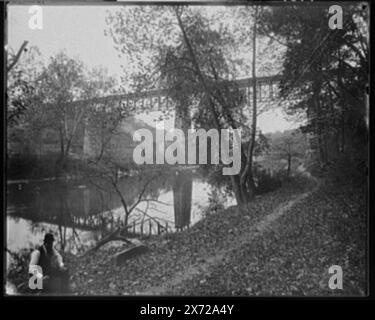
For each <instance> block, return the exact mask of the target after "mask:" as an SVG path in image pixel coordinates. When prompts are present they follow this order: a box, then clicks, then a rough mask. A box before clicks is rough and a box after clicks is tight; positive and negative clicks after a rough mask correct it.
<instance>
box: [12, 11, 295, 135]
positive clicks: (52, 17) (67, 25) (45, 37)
mask: <svg viewBox="0 0 375 320" xmlns="http://www.w3.org/2000/svg"><path fill="white" fill-rule="evenodd" d="M29 8H30V6H25V5H23V6H19V5H18V6H16V5H13V6H8V17H9V25H8V45H9V46H10V47H11V48H13V50H17V49H18V48H19V47H20V46H21V44H22V43H23V41H25V40H27V41H29V46H34V45H35V46H37V47H38V48H39V50H40V52H41V54H42V56H43V59H44V62H45V63H47V62H48V59H49V58H50V57H51V56H53V55H55V54H56V53H57V52H59V51H61V50H65V51H66V53H67V54H68V55H69V56H72V57H78V58H80V59H81V60H82V61H83V62H84V64H85V65H86V66H87V67H88V68H93V67H96V66H103V67H105V68H107V69H108V72H109V74H110V75H112V76H115V77H116V78H117V79H119V80H120V76H121V71H122V69H121V67H120V66H121V64H122V63H121V58H120V57H119V56H118V53H117V51H116V50H115V49H114V47H113V41H112V39H111V38H110V37H106V36H105V35H104V30H105V29H106V23H105V17H106V15H107V12H108V11H111V10H116V8H118V7H117V6H103V5H101V6H70V7H69V6H61V5H59V6H43V7H42V8H43V27H42V29H41V30H39V29H35V30H32V29H31V28H30V27H29V20H30V18H31V17H32V14H30V13H29ZM159 116H160V114H159V113H158V112H151V113H149V114H148V115H146V114H140V115H138V116H137V118H139V119H142V120H143V121H145V122H146V123H148V124H149V125H154V124H155V119H157V118H159ZM156 122H157V121H156ZM172 125H173V119H171V120H170V121H169V122H167V123H166V124H165V127H166V128H169V127H171V126H172ZM258 126H259V128H260V129H261V131H262V132H263V133H268V132H275V131H284V130H289V129H292V128H296V127H298V126H299V124H298V123H296V122H294V121H290V120H288V119H286V118H285V116H284V115H283V113H282V111H281V109H280V108H278V109H273V110H271V111H269V112H267V113H264V114H262V115H261V116H259V119H258Z"/></svg>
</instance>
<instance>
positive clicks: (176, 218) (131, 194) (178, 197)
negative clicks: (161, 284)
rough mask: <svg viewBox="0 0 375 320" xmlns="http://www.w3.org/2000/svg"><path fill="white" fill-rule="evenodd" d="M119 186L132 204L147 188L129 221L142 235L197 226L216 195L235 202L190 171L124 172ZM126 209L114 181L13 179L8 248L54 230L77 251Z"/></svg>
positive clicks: (65, 246) (31, 243) (33, 242)
mask: <svg viewBox="0 0 375 320" xmlns="http://www.w3.org/2000/svg"><path fill="white" fill-rule="evenodd" d="M150 177H151V178H150ZM150 180H151V182H149V181H150ZM146 184H147V187H146V188H145V185H146ZM117 186H118V188H119V191H120V192H121V194H122V195H123V196H124V199H125V201H126V203H127V205H128V207H131V206H132V205H133V204H134V203H136V202H137V200H138V198H139V195H140V194H141V193H142V191H143V189H145V192H144V194H143V196H142V199H147V201H142V202H140V203H139V204H138V205H137V207H136V209H134V210H133V212H132V213H131V215H130V216H129V221H128V224H129V226H130V229H129V231H130V232H132V233H136V234H137V236H139V234H141V233H142V234H143V235H150V234H153V235H154V234H158V233H160V232H162V231H165V230H167V231H168V232H176V231H178V230H181V229H184V228H186V227H189V226H192V225H193V224H195V223H196V222H198V221H199V220H200V219H202V217H204V214H205V209H206V208H207V207H209V205H210V203H213V200H214V202H215V203H219V204H220V205H222V206H224V207H227V206H230V205H234V204H235V200H234V198H233V197H232V196H231V195H230V194H228V192H225V191H224V190H225V189H224V188H223V187H219V186H217V185H213V184H211V183H209V182H208V179H207V178H204V177H203V176H202V175H198V174H195V173H194V172H193V171H190V170H181V171H175V172H168V173H165V174H162V175H158V176H155V177H154V176H152V173H148V174H142V175H133V176H124V177H122V178H120V179H119V181H118V183H117ZM155 200H156V201H155ZM124 212H125V211H124V209H123V206H122V203H121V201H120V197H119V196H118V194H117V193H116V192H115V189H114V188H113V185H111V184H110V183H107V182H106V181H103V180H101V179H89V180H88V179H85V180H81V181H65V180H64V181H62V180H52V181H20V182H14V183H11V182H9V183H8V185H7V248H8V249H10V250H11V251H13V252H17V251H19V250H21V249H26V248H33V247H35V246H37V245H39V244H41V243H42V240H43V236H44V234H45V232H53V233H54V235H55V238H56V239H57V241H56V244H57V248H59V249H60V250H63V251H70V252H71V253H73V254H75V253H78V252H79V251H83V250H85V249H87V247H90V246H91V245H93V244H94V243H95V242H96V241H97V240H98V239H100V238H101V237H102V236H103V235H105V234H107V233H109V232H111V231H112V230H115V228H116V227H117V226H119V225H120V224H121V223H122V222H123V221H124V216H125V215H124Z"/></svg>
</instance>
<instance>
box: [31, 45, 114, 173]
mask: <svg viewBox="0 0 375 320" xmlns="http://www.w3.org/2000/svg"><path fill="white" fill-rule="evenodd" d="M40 79H41V80H40V83H39V85H38V88H37V94H38V98H39V101H40V103H39V104H34V105H33V108H32V109H33V110H32V113H30V123H32V124H33V127H34V128H38V129H39V130H40V131H43V130H45V129H50V130H52V131H53V132H55V134H56V135H57V137H58V140H59V145H60V155H59V158H58V161H57V163H56V170H57V174H59V172H61V170H64V168H65V165H66V160H67V159H68V157H69V154H70V151H71V148H72V145H73V144H75V143H78V142H79V141H80V140H82V139H83V136H84V130H85V123H86V121H87V118H88V117H89V114H90V113H92V112H94V110H95V106H94V105H92V104H91V103H90V102H88V103H86V102H84V100H83V99H89V98H94V97H98V96H102V95H103V94H105V93H106V94H109V93H111V92H113V89H114V86H115V82H114V79H113V78H111V77H109V76H108V75H107V74H106V72H105V71H104V70H100V69H96V70H95V69H94V70H92V71H90V72H88V74H87V75H86V73H85V69H84V65H83V63H82V62H81V61H79V60H78V59H73V58H70V57H69V56H67V55H66V54H65V53H64V52H60V53H58V54H57V55H56V56H55V57H52V58H51V60H50V63H49V64H48V65H47V67H45V68H44V69H43V72H42V75H41V76H40Z"/></svg>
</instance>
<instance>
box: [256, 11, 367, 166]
mask: <svg viewBox="0 0 375 320" xmlns="http://www.w3.org/2000/svg"><path fill="white" fill-rule="evenodd" d="M328 7H329V6H326V5H313V6H295V5H290V6H283V7H270V8H267V10H265V11H264V12H263V15H262V19H263V20H264V21H265V30H263V31H262V32H263V33H264V34H268V35H271V36H272V37H274V38H275V39H276V40H277V41H280V42H283V43H284V44H286V47H287V51H286V53H285V60H284V65H283V71H282V80H281V94H282V97H283V98H284V99H283V103H284V104H285V105H286V111H287V112H288V113H289V114H301V113H302V114H303V113H305V114H306V115H307V120H308V121H307V124H306V126H304V130H305V131H306V132H311V133H313V134H314V136H315V137H316V148H317V151H318V154H319V160H320V161H319V162H320V165H321V166H324V165H325V164H327V163H328V162H329V160H330V154H331V156H332V152H329V150H332V151H333V150H335V149H337V150H340V151H341V152H343V151H344V150H345V146H346V144H347V143H348V140H352V142H351V144H352V146H355V148H357V149H358V147H361V148H363V147H364V146H365V144H366V141H367V128H366V122H365V115H366V95H365V90H366V85H367V83H368V39H367V34H366V32H367V30H368V21H367V20H368V8H367V7H366V6H365V7H364V8H363V7H362V5H360V4H355V5H344V6H343V13H344V27H343V29H342V30H340V29H336V30H330V29H329V27H328V24H327V21H328V19H329V14H328ZM353 137H354V141H353ZM332 138H333V139H334V140H336V142H339V143H335V144H332V143H330V141H331V140H332ZM329 145H330V146H331V147H330V146H329ZM357 152H358V151H357Z"/></svg>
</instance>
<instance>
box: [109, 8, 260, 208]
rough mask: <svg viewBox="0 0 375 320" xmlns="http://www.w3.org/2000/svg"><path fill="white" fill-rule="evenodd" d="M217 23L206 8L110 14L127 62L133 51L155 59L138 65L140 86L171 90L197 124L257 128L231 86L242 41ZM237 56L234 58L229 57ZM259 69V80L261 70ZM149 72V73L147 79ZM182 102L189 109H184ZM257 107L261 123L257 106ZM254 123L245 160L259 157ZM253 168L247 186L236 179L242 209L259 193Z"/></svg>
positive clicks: (112, 31) (112, 32)
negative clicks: (248, 152) (250, 121)
mask: <svg viewBox="0 0 375 320" xmlns="http://www.w3.org/2000/svg"><path fill="white" fill-rule="evenodd" d="M244 10H245V9H244ZM130 11H131V13H132V15H130ZM245 12H246V13H244V15H246V14H247V17H248V16H249V15H248V13H249V10H247V8H246V10H245ZM208 16H209V15H208ZM130 17H132V18H133V17H135V19H136V20H137V23H134V22H132V24H131V26H128V25H127V23H128V22H129V19H130ZM215 18H217V17H215V16H211V17H209V18H208V17H207V16H205V11H204V9H202V8H199V9H195V8H190V7H172V8H166V7H156V8H155V7H135V8H132V9H127V8H126V9H122V12H121V13H116V14H112V15H110V17H109V19H108V23H109V25H110V29H109V34H110V35H111V36H112V37H113V39H114V42H115V44H116V48H118V50H119V51H120V52H121V53H122V54H123V55H124V56H125V57H127V56H129V55H131V53H132V52H136V54H135V57H137V56H138V55H142V56H144V55H145V52H146V55H148V57H150V58H147V59H143V61H140V60H141V59H139V61H136V62H135V63H136V64H137V65H138V64H139V65H142V67H138V68H137V69H138V70H139V72H135V75H134V76H133V79H134V82H136V83H137V86H136V87H139V86H140V84H141V86H142V87H143V88H144V89H145V88H154V87H163V88H168V89H169V95H170V96H171V97H172V98H174V100H175V101H174V102H175V106H176V107H177V109H178V108H180V109H186V108H187V106H188V105H189V106H190V107H191V108H192V109H193V110H196V113H195V115H193V120H194V121H196V122H195V125H198V126H199V125H205V126H208V125H212V126H213V127H214V128H216V129H217V130H220V129H221V128H233V129H235V128H245V129H247V128H248V127H249V126H251V125H249V123H248V118H247V117H246V116H245V112H244V108H245V99H244V98H245V97H244V95H243V94H242V93H241V92H240V91H239V90H238V88H236V86H235V85H234V84H233V82H232V81H231V79H235V78H236V72H237V70H238V68H236V67H234V65H235V63H234V61H235V58H234V57H235V55H236V49H237V46H238V44H239V43H240V41H239V40H238V39H234V36H233V32H231V30H230V28H229V27H226V26H223V25H221V26H220V27H219V30H218V28H216V27H215V26H214V23H213V21H215ZM129 27H130V29H131V30H130V29H129ZM151 28H152V32H150V29H151ZM134 29H135V30H134ZM254 38H256V34H255V33H254ZM254 50H255V49H254ZM231 55H232V57H231V59H229V58H228V56H231ZM254 65H255V59H254ZM253 69H254V75H256V71H255V68H253ZM145 70H148V71H149V72H148V73H147V74H146V73H144V72H145ZM142 72H143V74H142ZM140 79H142V80H143V81H139V80H140ZM182 102H184V103H185V105H182V106H181V103H182ZM179 105H180V106H179ZM253 107H255V109H253V110H252V111H253V112H254V110H255V113H254V114H255V118H256V115H257V114H258V112H257V108H256V105H255V104H254V105H253ZM248 113H251V112H248ZM199 119H200V120H201V121H199ZM197 120H198V121H197ZM253 120H254V117H253ZM252 124H253V127H254V129H252V131H251V132H252V134H251V135H250V137H251V138H250V139H249V143H250V146H251V142H252V145H253V146H252V147H250V148H249V149H250V154H246V153H245V152H243V153H242V158H243V159H246V158H247V157H246V156H250V158H252V157H253V155H252V153H253V148H254V145H255V143H254V141H255V133H256V119H255V122H254V121H253V123H252ZM245 131H248V130H245ZM251 163H252V162H251V161H248V162H247V165H246V167H247V169H246V170H245V172H244V173H243V174H242V177H243V178H242V183H241V181H240V180H241V175H238V176H233V177H231V180H232V187H233V190H234V192H235V195H236V198H237V202H238V203H239V204H242V203H245V202H246V201H247V200H249V199H250V198H251V197H252V194H253V191H252V189H253V185H254V184H253V183H251V180H252V176H251V171H252V170H251V166H250V164H251ZM249 181H250V183H248V182H249Z"/></svg>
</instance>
